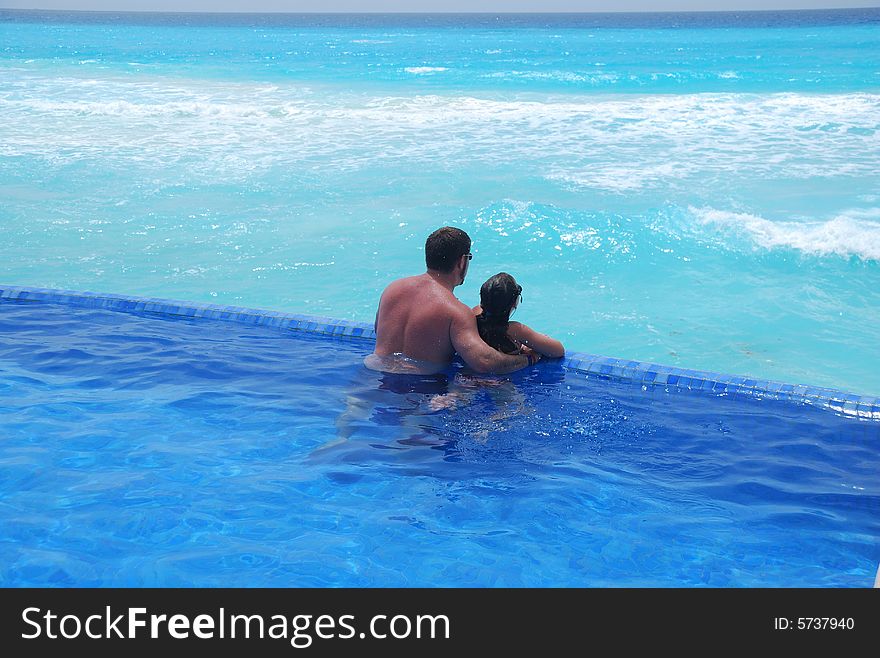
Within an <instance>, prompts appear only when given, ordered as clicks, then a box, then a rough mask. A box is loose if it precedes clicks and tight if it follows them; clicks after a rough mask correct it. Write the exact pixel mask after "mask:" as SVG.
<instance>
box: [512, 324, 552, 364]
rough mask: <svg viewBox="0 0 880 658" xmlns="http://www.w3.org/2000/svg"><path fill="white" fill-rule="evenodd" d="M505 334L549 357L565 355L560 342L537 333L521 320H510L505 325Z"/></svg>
mask: <svg viewBox="0 0 880 658" xmlns="http://www.w3.org/2000/svg"><path fill="white" fill-rule="evenodd" d="M507 335H508V336H510V337H511V338H512V339H513V340H517V341H519V342H520V343H522V344H523V345H526V346H528V347H531V348H532V349H533V350H535V351H536V352H538V353H540V354H542V355H543V356H546V357H549V358H551V359H557V358H560V357H563V356H565V348H564V347H563V346H562V343H560V342H559V341H558V340H556V339H555V338H550V336H548V335H546V334H541V333H538V332H537V331H535V330H534V329H532V328H531V327H529V326H527V325H524V324H523V323H522V322H511V323H510V324H509V325H507Z"/></svg>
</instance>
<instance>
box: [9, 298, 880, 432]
mask: <svg viewBox="0 0 880 658" xmlns="http://www.w3.org/2000/svg"><path fill="white" fill-rule="evenodd" d="M0 300H17V301H30V302H44V303H46V302H48V303H58V304H68V305H70V306H79V307H86V308H101V309H105V310H111V311H121V312H127V313H155V314H159V315H168V316H178V317H186V318H207V319H212V320H222V321H226V322H238V323H243V324H254V325H262V326H268V327H276V328H278V329H283V330H289V331H302V332H306V333H310V334H317V335H323V336H337V337H346V338H359V339H365V340H375V339H376V332H375V330H374V329H373V325H372V324H370V323H366V322H356V321H353V320H340V319H337V318H330V317H324V316H315V315H306V314H301V313H284V312H281V311H269V310H264V309H256V308H248V307H244V306H227V305H221V304H208V303H199V302H184V301H177V300H173V299H165V298H161V297H136V296H131V295H116V294H107V293H96V292H86V291H77V290H59V289H56V288H34V287H29V286H4V285H0ZM562 366H563V367H565V368H567V369H569V370H573V371H576V372H581V373H585V374H587V375H589V376H595V377H597V378H600V379H609V380H610V379H614V380H618V381H624V382H630V383H633V384H638V385H641V386H642V387H643V388H655V387H663V388H664V389H665V390H669V389H675V390H691V391H705V392H708V393H711V394H714V395H717V396H746V397H756V398H767V399H774V400H784V401H787V402H794V403H796V404H809V405H812V406H817V407H824V408H827V409H831V410H833V411H836V412H838V413H840V414H843V415H846V416H854V417H858V418H863V419H866V420H880V397H874V396H867V395H858V394H855V393H848V392H846V391H841V390H838V389H832V388H819V387H815V386H806V385H800V384H787V383H783V382H777V381H772V380H767V379H760V378H757V377H747V376H739V375H730V374H725V373H719V372H710V371H704V370H692V369H687V368H678V367H675V366H665V365H661V364H657V363H649V362H645V361H636V360H632V359H620V358H614V357H607V356H599V355H596V354H587V353H584V352H569V351H566V353H565V357H564V358H563V361H562Z"/></svg>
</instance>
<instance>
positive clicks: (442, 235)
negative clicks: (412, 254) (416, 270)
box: [425, 226, 471, 272]
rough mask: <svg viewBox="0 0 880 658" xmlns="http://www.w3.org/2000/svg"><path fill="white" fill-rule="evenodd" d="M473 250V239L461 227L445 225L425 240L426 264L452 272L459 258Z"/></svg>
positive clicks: (429, 267)
mask: <svg viewBox="0 0 880 658" xmlns="http://www.w3.org/2000/svg"><path fill="white" fill-rule="evenodd" d="M470 251H471V239H470V237H469V236H468V234H467V233H465V232H464V231H462V230H461V229H460V228H455V227H452V226H444V227H443V228H438V229H437V230H436V231H434V232H433V233H431V235H429V236H428V239H427V240H426V241H425V264H426V265H427V266H428V269H429V270H437V271H439V272H451V271H452V268H453V267H455V264H456V263H457V262H458V259H459V258H461V257H462V256H464V255H465V254H468V253H470Z"/></svg>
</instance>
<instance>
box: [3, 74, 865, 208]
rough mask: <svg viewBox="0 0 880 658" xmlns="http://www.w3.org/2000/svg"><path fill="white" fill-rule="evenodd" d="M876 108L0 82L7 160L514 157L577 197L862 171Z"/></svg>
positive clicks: (259, 162) (786, 97)
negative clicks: (589, 192) (582, 193)
mask: <svg viewBox="0 0 880 658" xmlns="http://www.w3.org/2000/svg"><path fill="white" fill-rule="evenodd" d="M411 68H412V69H413V70H419V71H425V72H426V73H430V72H432V71H434V70H437V69H440V68H443V67H411ZM578 75H580V74H578ZM583 75H588V74H583ZM595 75H602V74H600V73H596V74H595ZM878 116H880V94H868V93H852V94H834V95H818V94H814V95H806V94H767V95H758V94H693V95H671V94H670V95H665V94H657V95H647V96H635V95H632V96H631V95H623V96H621V95H610V96H604V95H595V94H594V95H558V96H547V95H541V96H530V95H523V96H521V97H519V98H513V99H510V98H505V99H498V98H486V97H476V96H468V95H441V94H424V95H393V96H380V95H375V96H369V95H364V94H361V93H354V92H349V91H346V90H345V89H344V88H340V87H329V88H328V87H321V86H312V87H308V88H306V87H303V86H299V85H297V86H294V85H290V84H283V83H277V84H274V85H267V84H265V83H233V82H211V81H203V82H201V83H198V84H196V83H189V84H187V86H186V87H184V86H182V85H181V86H178V85H176V84H175V83H174V82H173V81H172V82H169V80H167V79H165V78H152V77H147V76H139V77H138V78H137V80H136V81H132V80H130V79H128V78H126V77H124V76H120V77H115V78H114V77H112V76H111V75H108V76H107V77H101V78H99V79H98V80H95V77H94V76H89V77H88V78H77V77H73V76H69V77H62V76H58V77H49V76H40V75H31V74H28V75H27V77H26V78H21V79H19V80H12V81H9V82H6V81H4V85H3V86H2V87H0V144H2V152H3V154H4V156H11V157H14V156H16V155H35V156H40V157H43V158H45V159H47V160H48V161H52V162H64V161H69V160H70V159H79V158H90V157H99V158H102V160H103V161H105V162H110V161H115V160H117V159H121V158H127V159H128V160H129V161H141V162H148V161H155V160H160V161H162V162H163V163H166V162H174V163H187V164H186V166H187V167H188V168H189V169H190V170H191V171H194V172H197V173H199V174H201V173H204V174H205V175H210V176H217V175H224V176H231V177H232V180H238V179H239V178H237V177H247V176H249V175H250V174H251V172H259V171H263V170H265V169H266V168H268V167H272V166H282V167H284V168H287V169H290V168H291V167H296V166H297V165H298V164H299V163H302V162H307V166H308V168H310V169H314V168H321V167H325V166H326V168H327V169H328V170H337V171H345V170H352V169H358V168H361V167H366V166H373V165H375V164H376V163H377V162H379V161H383V160H387V161H390V160H394V161H395V162H403V159H406V158H408V159H410V160H411V161H415V162H437V161H445V162H453V161H454V162H472V163H473V162H480V163H482V164H484V165H487V166H494V165H496V164H502V163H504V164H505V165H507V164H510V163H520V164H522V165H523V166H526V164H527V166H528V167H529V169H530V171H532V172H533V173H534V174H535V175H537V176H542V177H543V178H545V179H546V180H548V181H552V182H553V183H554V184H556V185H560V186H563V187H565V188H567V189H570V190H572V191H575V192H577V191H582V190H596V189H598V190H605V191H609V192H615V193H632V192H638V191H653V190H664V189H668V188H669V187H670V186H675V185H682V186H686V188H689V187H691V186H693V185H694V184H698V185H718V184H727V181H730V180H735V179H736V180H742V179H743V177H747V178H750V179H752V180H762V181H765V180H777V179H783V180H789V181H791V180H809V179H817V178H819V179H828V178H829V177H833V178H838V179H839V178H841V177H863V178H870V177H874V176H876V172H877V171H880V126H878ZM47 135H51V139H46V138H45V137H46V136H47ZM863 189H864V188H863Z"/></svg>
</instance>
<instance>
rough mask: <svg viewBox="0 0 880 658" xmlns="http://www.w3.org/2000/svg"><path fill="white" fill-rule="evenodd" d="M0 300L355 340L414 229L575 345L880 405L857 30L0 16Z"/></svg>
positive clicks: (869, 45) (406, 269)
mask: <svg viewBox="0 0 880 658" xmlns="http://www.w3.org/2000/svg"><path fill="white" fill-rule="evenodd" d="M0 200H2V201H0V230H2V235H3V239H2V240H0V278H2V281H3V282H4V283H9V284H18V285H33V286H46V287H57V288H71V289H80V290H82V289H88V290H96V291H104V292H115V293H123V294H132V295H148V296H161V297H170V298H175V299H188V300H194V301H210V302H218V303H228V304H240V305H247V306H259V307H264V308H271V309H276V310H288V311H296V312H305V313H312V314H317V315H329V316H334V317H339V318H347V319H356V320H365V321H368V320H371V319H372V317H373V315H374V313H375V306H376V301H377V299H378V295H379V293H380V292H381V290H382V289H383V288H384V286H385V285H386V284H387V283H388V282H389V281H390V280H392V279H393V278H395V277H398V276H402V275H406V274H412V273H417V272H420V271H422V269H423V266H424V261H423V254H422V248H423V244H424V239H425V237H426V236H427V234H428V233H429V232H430V231H431V230H433V229H434V228H436V227H438V226H441V225H444V224H452V225H456V226H460V227H462V228H464V229H465V230H467V231H468V232H469V233H470V235H471V236H472V237H473V238H474V253H475V258H474V261H473V262H472V266H471V274H470V277H469V279H468V281H467V282H466V284H465V285H464V286H463V287H461V288H459V289H458V294H459V297H460V298H461V299H463V300H464V301H466V302H468V303H475V302H476V301H477V299H478V289H479V285H480V283H481V282H482V281H483V280H484V279H485V278H487V277H488V276H490V275H492V274H494V273H496V272H498V271H500V270H505V271H509V272H511V273H512V274H514V275H515V276H516V277H517V279H518V280H519V281H520V283H521V284H522V285H523V288H524V304H523V305H522V307H521V308H520V309H519V311H518V312H517V319H519V320H521V321H524V322H526V323H529V324H531V325H533V326H535V327H537V328H539V329H542V330H544V331H547V332H549V333H552V334H555V335H557V336H558V337H560V338H561V339H563V341H564V342H565V344H566V347H567V348H569V349H571V350H577V351H586V352H591V353H598V354H604V355H608V356H620V357H627V358H632V359H640V360H645V361H651V362H656V363H667V364H670V365H679V366H683V367H688V368H697V369H704V370H714V371H722V372H731V373H737V374H748V375H753V376H756V377H761V378H769V379H776V380H784V381H790V382H798V383H806V384H811V385H817V386H831V387H839V388H844V389H848V390H851V391H854V392H858V393H864V394H878V393H880V368H878V366H880V358H878V357H880V348H878V341H877V331H876V327H877V326H880V10H859V11H838V12H767V13H763V12H762V13H760V14H705V15H668V14H667V15H640V16H626V15H610V16H574V17H573V16H568V17H565V16H555V17H554V16H514V17H494V16H468V17H463V16H458V17H455V16H443V17H436V16H435V17H431V16H318V17H315V16H311V17H308V16H306V17H303V16H299V17H297V16H254V15H250V16H248V15H245V16H223V15H210V16H192V15H173V14H165V15H134V14H122V15H120V14H90V13H77V14H65V13H43V12H40V13H34V12H13V11H0Z"/></svg>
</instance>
